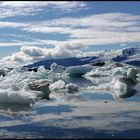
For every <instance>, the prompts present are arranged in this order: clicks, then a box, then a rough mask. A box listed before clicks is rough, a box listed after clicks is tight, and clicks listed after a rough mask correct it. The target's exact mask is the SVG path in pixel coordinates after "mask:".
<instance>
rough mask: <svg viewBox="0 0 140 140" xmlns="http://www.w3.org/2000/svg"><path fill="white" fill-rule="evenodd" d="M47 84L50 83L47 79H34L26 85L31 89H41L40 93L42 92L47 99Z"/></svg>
mask: <svg viewBox="0 0 140 140" xmlns="http://www.w3.org/2000/svg"><path fill="white" fill-rule="evenodd" d="M49 85H50V81H48V80H37V81H34V82H33V83H29V84H28V87H29V88H30V89H31V90H35V91H41V92H42V93H44V95H45V97H46V99H49V94H50V93H51V91H50V89H49Z"/></svg>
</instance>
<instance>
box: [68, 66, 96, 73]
mask: <svg viewBox="0 0 140 140" xmlns="http://www.w3.org/2000/svg"><path fill="white" fill-rule="evenodd" d="M93 68H94V67H93V66H91V65H82V66H71V67H68V68H66V73H69V74H70V75H74V76H76V75H77V76H81V75H84V74H86V73H87V72H89V71H91V70H92V69H93Z"/></svg>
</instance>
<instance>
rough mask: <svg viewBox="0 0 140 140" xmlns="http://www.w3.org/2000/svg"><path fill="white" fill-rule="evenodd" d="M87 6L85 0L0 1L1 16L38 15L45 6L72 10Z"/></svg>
mask: <svg viewBox="0 0 140 140" xmlns="http://www.w3.org/2000/svg"><path fill="white" fill-rule="evenodd" d="M84 7H86V4H85V3H84V2H75V1H72V2H68V1H62V2H53V1H38V2H37V1H3V2H0V13H1V14H0V18H7V17H14V16H27V15H36V14H37V13H38V12H40V11H42V10H43V9H44V8H46V9H47V10H53V9H58V10H61V11H63V12H72V11H77V10H80V9H83V8H84Z"/></svg>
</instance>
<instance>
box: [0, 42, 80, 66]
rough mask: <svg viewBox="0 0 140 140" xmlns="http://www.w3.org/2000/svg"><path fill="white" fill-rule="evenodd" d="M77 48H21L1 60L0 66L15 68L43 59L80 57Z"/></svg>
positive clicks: (67, 45) (66, 45) (76, 46)
mask: <svg viewBox="0 0 140 140" xmlns="http://www.w3.org/2000/svg"><path fill="white" fill-rule="evenodd" d="M78 48H79V46H78V44H75V45H74V46H72V47H71V46H70V44H64V45H61V46H59V45H57V46H55V47H54V48H49V49H47V48H40V47H37V46H23V47H21V49H20V51H19V52H16V53H14V54H12V55H11V56H7V57H4V58H2V59H1V60H0V65H4V66H11V67H15V66H20V65H24V64H27V63H32V62H35V61H39V60H43V59H52V58H66V57H73V56H80V55H81V54H82V52H81V51H80V50H79V49H78Z"/></svg>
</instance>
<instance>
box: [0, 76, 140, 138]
mask: <svg viewBox="0 0 140 140" xmlns="http://www.w3.org/2000/svg"><path fill="white" fill-rule="evenodd" d="M69 81H70V82H72V83H75V84H77V85H80V86H83V87H84V86H85V87H86V86H87V85H92V83H91V82H90V81H89V80H86V79H84V78H80V79H79V78H76V79H75V78H74V79H69ZM51 94H52V96H50V100H49V101H47V100H45V99H43V100H39V101H36V103H35V104H33V105H32V106H30V105H29V106H28V105H25V106H24V105H20V104H0V138H140V117H139V116H140V108H139V105H140V97H139V93H135V94H132V95H133V96H131V97H126V98H118V97H116V96H114V93H110V92H109V91H92V90H83V91H79V92H77V93H73V94H66V93H51Z"/></svg>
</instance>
